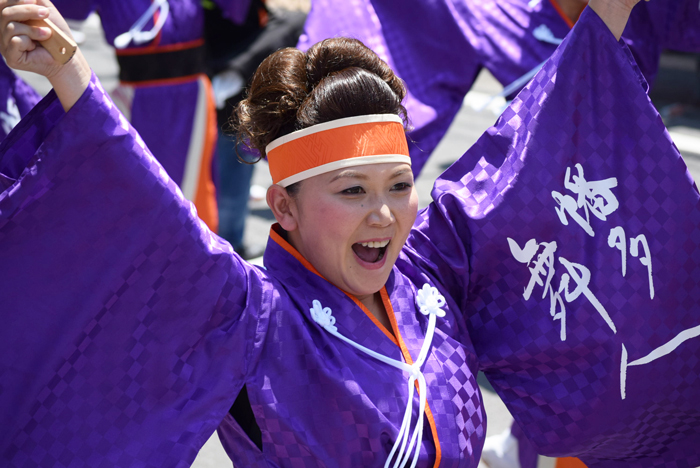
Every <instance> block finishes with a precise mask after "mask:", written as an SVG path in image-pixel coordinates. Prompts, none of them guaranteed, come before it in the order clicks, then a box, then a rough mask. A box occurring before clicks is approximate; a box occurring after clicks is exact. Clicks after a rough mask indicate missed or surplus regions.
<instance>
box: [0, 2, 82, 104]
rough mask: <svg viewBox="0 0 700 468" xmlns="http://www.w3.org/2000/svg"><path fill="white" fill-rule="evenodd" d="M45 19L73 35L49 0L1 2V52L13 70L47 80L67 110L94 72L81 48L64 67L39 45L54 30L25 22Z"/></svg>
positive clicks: (80, 93)
mask: <svg viewBox="0 0 700 468" xmlns="http://www.w3.org/2000/svg"><path fill="white" fill-rule="evenodd" d="M45 18H48V19H50V20H51V21H52V22H53V23H54V24H56V26H58V27H59V28H60V29H61V30H62V31H63V32H64V33H66V34H67V35H68V36H70V35H71V34H70V29H69V28H68V25H67V24H66V22H65V20H64V19H63V17H62V16H61V15H60V13H59V12H58V10H56V8H55V7H54V6H53V5H52V4H51V2H50V1H49V0H0V52H2V55H3V56H4V57H5V60H6V61H7V64H8V65H9V66H10V67H11V68H16V69H18V70H26V71H31V72H34V73H38V74H39V75H43V76H45V77H47V78H48V79H49V81H50V82H51V84H52V85H53V87H54V90H55V91H56V94H57V95H58V98H59V99H60V101H61V104H62V105H63V107H64V109H65V110H68V109H70V108H71V107H72V106H73V104H74V103H75V102H76V101H77V100H78V98H79V97H80V96H81V95H82V93H83V91H85V89H86V88H87V85H88V83H89V82H90V76H91V71H90V67H89V66H88V65H87V62H86V61H85V58H84V57H83V55H82V54H81V53H80V50H79V49H78V51H77V52H76V54H75V56H74V57H73V58H72V59H71V60H70V61H69V62H68V63H67V64H65V65H63V64H61V63H60V62H57V61H56V60H54V58H53V57H52V56H51V54H49V53H48V51H47V50H46V49H44V48H43V47H41V46H40V45H39V43H40V42H41V41H43V40H46V39H48V38H49V37H51V34H52V31H51V29H49V28H46V27H37V26H29V25H28V24H25V22H26V21H29V20H40V19H45Z"/></svg>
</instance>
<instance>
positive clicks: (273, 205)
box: [267, 184, 298, 232]
mask: <svg viewBox="0 0 700 468" xmlns="http://www.w3.org/2000/svg"><path fill="white" fill-rule="evenodd" d="M267 206H269V207H270V209H271V210H272V214H273V215H275V219H276V220H277V222H278V223H280V226H281V227H282V229H284V230H285V231H287V232H291V231H294V230H296V229H297V226H298V224H297V222H298V217H297V214H298V210H297V209H296V201H295V200H294V198H293V197H291V196H290V195H289V193H287V189H285V188H284V187H282V186H281V185H277V184H273V185H271V186H270V188H268V189H267Z"/></svg>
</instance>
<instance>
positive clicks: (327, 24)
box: [298, 0, 700, 175]
mask: <svg viewBox="0 0 700 468" xmlns="http://www.w3.org/2000/svg"><path fill="white" fill-rule="evenodd" d="M554 1H555V0H437V1H430V2H426V1H421V0H409V1H404V2H401V6H400V7H398V6H397V4H396V2H393V1H387V0H347V1H343V2H337V1H334V0H314V2H313V3H312V9H311V12H310V13H309V16H308V18H307V21H306V29H305V34H304V35H303V36H302V37H301V39H300V41H299V46H298V47H299V48H301V49H302V50H306V49H308V48H309V47H310V46H311V45H313V44H315V43H316V42H318V41H320V40H322V39H326V38H328V37H336V36H347V37H354V38H357V39H360V40H361V41H362V42H364V43H365V44H366V45H367V46H368V47H370V48H371V49H372V50H374V51H375V52H376V53H377V54H379V56H380V57H382V58H383V59H384V60H385V61H386V62H387V63H388V64H389V65H390V66H391V67H392V69H393V70H394V71H395V72H396V74H397V75H398V76H399V77H400V78H401V79H402V80H404V81H405V83H406V86H407V88H408V92H409V96H408V98H407V100H406V102H405V105H406V108H407V110H408V115H409V117H410V119H411V124H412V126H413V127H414V130H413V131H412V132H411V133H410V136H411V139H412V140H414V142H413V143H412V142H411V141H410V140H409V148H410V150H411V159H412V161H413V172H414V174H416V175H418V174H419V173H420V171H421V169H422V168H423V165H424V164H425V162H426V161H427V159H428V157H429V156H430V154H431V152H432V151H433V150H434V149H435V147H436V146H437V144H438V142H439V141H440V139H441V138H442V137H443V135H444V134H445V132H446V131H447V128H448V127H449V125H450V124H451V123H452V120H453V119H454V116H455V115H456V113H457V111H458V110H459V108H460V106H461V105H462V100H463V98H464V96H465V94H466V93H467V92H468V91H469V89H470V88H471V87H472V84H473V83H474V80H475V79H476V77H477V75H478V73H479V71H480V70H481V69H482V68H486V69H488V70H489V71H490V72H491V73H492V74H493V75H494V77H495V78H496V79H497V80H498V81H500V82H501V84H503V85H504V86H508V85H510V84H511V83H513V82H514V81H516V80H518V79H519V78H521V77H522V76H523V75H526V74H527V73H528V72H529V71H531V70H533V69H534V68H535V67H537V66H538V65H539V64H541V63H542V62H543V61H545V60H546V59H547V58H549V57H550V56H551V55H552V53H553V52H554V50H555V49H556V47H557V45H558V44H559V42H561V39H563V38H564V37H565V36H566V35H567V34H568V32H569V30H570V28H571V25H570V24H569V20H568V19H565V18H564V17H563V16H562V14H560V13H559V12H558V11H557V8H556V7H555V6H554V4H553V2H554ZM623 38H624V40H625V42H626V43H627V45H628V46H629V47H630V49H631V50H632V53H633V54H634V56H635V59H636V60H637V64H638V65H639V67H640V68H641V70H642V73H643V74H644V76H645V77H646V79H647V81H648V82H649V83H651V82H653V79H654V77H655V76H656V72H657V68H658V61H659V55H660V53H661V50H662V49H663V48H665V47H671V48H676V49H683V50H689V51H700V11H698V5H697V1H696V0H654V1H653V2H650V3H649V4H647V3H646V2H641V3H640V4H639V5H637V6H636V7H635V9H634V11H633V12H632V17H631V18H630V21H629V23H628V26H627V29H626V30H625V32H624V34H623ZM518 89H519V88H518ZM516 91H517V89H516ZM513 95H514V94H513Z"/></svg>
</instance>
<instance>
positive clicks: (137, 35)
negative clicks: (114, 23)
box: [114, 0, 170, 49]
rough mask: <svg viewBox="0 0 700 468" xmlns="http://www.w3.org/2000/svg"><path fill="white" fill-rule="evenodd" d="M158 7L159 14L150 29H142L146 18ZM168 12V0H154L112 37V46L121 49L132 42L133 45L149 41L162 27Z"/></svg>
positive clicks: (146, 20)
mask: <svg viewBox="0 0 700 468" xmlns="http://www.w3.org/2000/svg"><path fill="white" fill-rule="evenodd" d="M158 9H160V14H159V15H158V21H156V23H155V24H154V25H153V28H152V29H151V30H150V31H143V27H144V26H146V23H148V20H149V19H151V17H153V14H154V13H155V12H156V10H158ZM169 14H170V4H169V3H168V0H155V1H154V2H153V3H152V4H151V6H150V7H148V10H146V11H145V12H144V13H143V14H142V15H141V17H140V18H139V19H137V20H136V22H135V23H134V24H133V26H131V27H130V28H129V30H128V31H127V32H125V33H122V34H120V35H118V36H117V37H115V38H114V47H115V48H117V49H123V48H125V47H126V46H128V45H129V43H131V42H133V43H134V45H141V44H145V43H146V42H151V41H152V40H153V39H154V38H155V37H156V36H157V35H158V33H159V32H160V30H161V29H163V25H164V24H165V21H166V20H167V19H168V15H169Z"/></svg>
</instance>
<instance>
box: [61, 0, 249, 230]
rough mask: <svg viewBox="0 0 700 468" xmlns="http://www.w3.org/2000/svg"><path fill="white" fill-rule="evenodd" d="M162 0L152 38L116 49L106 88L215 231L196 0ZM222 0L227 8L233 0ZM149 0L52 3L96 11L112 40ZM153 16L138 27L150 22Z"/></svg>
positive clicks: (212, 118)
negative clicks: (115, 72)
mask: <svg viewBox="0 0 700 468" xmlns="http://www.w3.org/2000/svg"><path fill="white" fill-rule="evenodd" d="M168 3H169V15H168V17H167V19H166V20H165V23H164V24H163V27H162V29H161V30H160V32H159V33H158V35H157V36H156V37H155V38H154V39H153V40H152V41H149V42H146V43H144V44H139V45H134V43H131V44H129V45H128V47H127V48H125V49H120V50H119V49H118V50H117V61H118V62H119V68H120V74H119V79H120V83H121V84H120V86H119V87H118V88H117V89H116V90H115V91H114V92H113V93H112V95H113V97H114V99H115V102H116V103H117V105H118V106H119V108H120V110H121V111H122V112H123V113H124V114H125V115H126V117H127V118H128V119H129V121H130V122H131V124H132V125H133V126H134V128H136V130H138V132H139V134H140V135H141V137H142V138H143V139H144V141H145V142H146V144H147V145H148V147H149V148H150V149H151V151H153V154H154V156H155V157H156V158H157V159H158V161H159V162H160V163H161V164H162V165H163V167H164V168H165V170H166V171H167V172H168V174H169V175H170V177H171V178H172V179H173V180H174V181H175V182H176V183H177V184H178V185H179V186H180V187H181V189H182V191H183V193H184V195H185V197H186V198H187V199H189V200H192V201H193V202H194V203H195V206H196V207H197V211H198V214H199V216H200V217H201V218H202V219H203V220H204V221H205V222H206V223H207V224H208V225H209V227H210V228H211V229H213V230H214V231H216V229H217V227H218V215H217V209H216V199H215V192H214V183H213V179H212V166H211V165H212V157H213V154H214V150H215V145H216V138H217V132H216V115H215V110H214V101H213V94H212V92H211V83H210V82H209V79H208V78H207V76H206V69H205V65H206V64H205V56H204V54H205V49H204V40H203V28H204V14H203V10H202V6H201V5H200V1H199V0H177V1H172V0H170V1H169V2H168ZM221 3H224V4H230V6H229V9H233V6H232V5H235V4H237V3H239V2H236V1H228V2H224V1H222V2H221ZM242 3H247V2H245V1H243V2H242ZM151 4H152V1H151V0H119V1H112V0H79V1H76V0H57V1H56V2H54V5H56V7H57V8H58V10H59V11H60V12H61V14H62V15H63V16H65V17H66V18H73V19H78V20H80V19H85V18H87V16H88V15H89V14H90V13H91V12H92V11H97V12H98V13H99V15H100V18H101V21H102V28H103V29H104V33H105V39H106V40H107V42H108V43H109V44H112V45H114V41H115V38H116V37H118V36H119V35H120V34H122V33H125V32H126V31H128V30H129V28H131V27H132V25H133V24H134V23H135V22H136V21H137V20H138V19H139V18H140V17H141V15H142V14H144V13H145V12H146V11H147V10H148V8H149V7H150V6H151ZM156 13H160V14H162V11H156ZM157 17H158V16H157V15H154V18H153V19H152V20H149V22H148V23H147V24H146V26H145V27H144V30H149V29H150V28H152V27H153V24H154V22H155V21H157Z"/></svg>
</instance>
